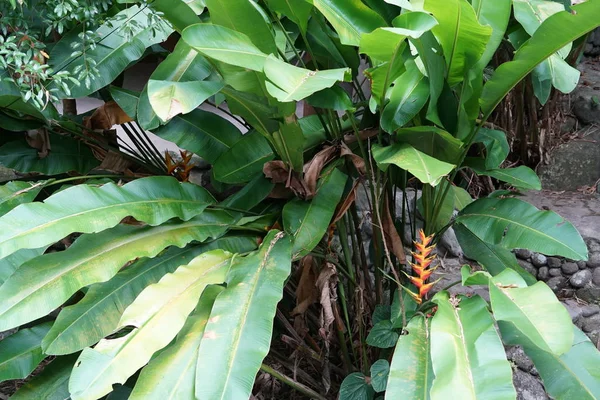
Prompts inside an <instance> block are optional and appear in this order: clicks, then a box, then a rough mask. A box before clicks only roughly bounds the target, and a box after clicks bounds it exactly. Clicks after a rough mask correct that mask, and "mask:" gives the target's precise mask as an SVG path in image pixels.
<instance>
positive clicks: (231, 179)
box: [213, 131, 275, 184]
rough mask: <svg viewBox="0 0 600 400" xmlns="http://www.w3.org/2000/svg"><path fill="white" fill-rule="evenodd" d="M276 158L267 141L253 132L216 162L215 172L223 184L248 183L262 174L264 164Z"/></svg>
mask: <svg viewBox="0 0 600 400" xmlns="http://www.w3.org/2000/svg"><path fill="white" fill-rule="evenodd" d="M274 157H275V156H274V154H273V150H272V149H271V146H270V145H269V142H268V141H267V139H265V138H264V137H263V136H262V135H261V134H260V133H258V132H256V131H253V132H249V133H246V134H245V135H244V136H243V137H242V139H240V140H239V141H238V142H237V143H236V144H235V145H234V146H233V147H232V148H231V149H229V150H228V151H227V152H225V153H224V154H222V155H221V156H220V157H219V158H218V159H217V161H215V165H214V169H213V172H214V174H215V178H216V179H217V180H219V181H221V182H223V183H230V184H237V183H246V182H249V181H250V180H252V178H254V177H255V176H256V174H258V173H261V172H262V169H263V166H264V164H265V163H266V162H267V161H271V160H272V159H273V158H274Z"/></svg>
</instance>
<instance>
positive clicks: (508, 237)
mask: <svg viewBox="0 0 600 400" xmlns="http://www.w3.org/2000/svg"><path fill="white" fill-rule="evenodd" d="M456 221H457V222H459V223H461V224H463V225H464V226H465V227H466V228H468V229H469V230H470V231H471V232H473V233H474V234H475V235H476V236H477V237H479V238H480V239H481V240H483V241H484V242H486V243H490V244H496V245H500V246H502V247H504V248H506V249H509V250H512V249H517V248H523V249H530V250H532V251H536V252H540V253H542V254H547V255H560V256H563V257H566V258H570V259H573V260H585V259H587V248H586V245H585V243H584V242H583V239H582V238H581V235H580V234H579V232H577V229H575V227H574V226H573V225H572V224H571V223H570V222H568V221H566V220H565V219H564V218H562V217H560V216H559V215H558V214H556V213H555V212H552V211H540V210H538V209H537V208H535V207H534V206H532V205H531V204H529V203H526V202H524V201H522V200H519V199H514V198H506V199H494V198H487V199H479V200H476V201H474V202H473V203H471V204H470V205H469V206H467V207H466V208H465V209H464V210H462V211H461V212H460V213H459V214H458V216H457V218H456Z"/></svg>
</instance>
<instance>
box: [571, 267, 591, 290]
mask: <svg viewBox="0 0 600 400" xmlns="http://www.w3.org/2000/svg"><path fill="white" fill-rule="evenodd" d="M591 281H592V272H591V271H590V270H589V269H583V270H581V271H577V272H575V274H573V276H572V277H571V279H570V282H571V286H573V287H576V288H582V287H585V286H586V285H587V284H588V283H590V282H591Z"/></svg>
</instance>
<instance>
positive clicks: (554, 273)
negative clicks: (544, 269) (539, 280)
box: [548, 268, 562, 276]
mask: <svg viewBox="0 0 600 400" xmlns="http://www.w3.org/2000/svg"><path fill="white" fill-rule="evenodd" d="M548 275H550V276H561V275H562V271H561V270H560V268H550V269H549V270H548Z"/></svg>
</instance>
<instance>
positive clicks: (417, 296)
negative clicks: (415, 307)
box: [404, 289, 423, 304]
mask: <svg viewBox="0 0 600 400" xmlns="http://www.w3.org/2000/svg"><path fill="white" fill-rule="evenodd" d="M404 291H405V292H406V293H408V295H409V296H410V297H412V299H413V300H414V301H415V303H417V304H421V303H422V302H423V300H422V299H421V296H419V295H418V294H416V293H414V292H412V291H411V290H408V289H405V290H404Z"/></svg>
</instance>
